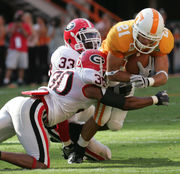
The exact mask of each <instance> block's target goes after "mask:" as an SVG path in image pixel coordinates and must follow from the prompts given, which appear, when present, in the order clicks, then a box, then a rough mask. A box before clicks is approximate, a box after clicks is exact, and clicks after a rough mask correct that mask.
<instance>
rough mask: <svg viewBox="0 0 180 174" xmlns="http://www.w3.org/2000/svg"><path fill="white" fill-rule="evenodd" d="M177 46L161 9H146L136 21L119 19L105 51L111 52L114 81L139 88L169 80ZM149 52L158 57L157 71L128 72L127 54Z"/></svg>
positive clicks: (109, 73)
mask: <svg viewBox="0 0 180 174" xmlns="http://www.w3.org/2000/svg"><path fill="white" fill-rule="evenodd" d="M173 47H174V38H173V35H172V33H171V31H170V30H169V29H167V28H165V27H164V21H163V18H162V16H161V15H160V13H159V12H158V11H156V10H155V9H152V8H146V9H143V10H142V11H140V12H139V13H138V14H137V16H136V18H135V19H134V20H128V21H123V22H119V23H117V24H116V25H114V26H113V27H112V28H111V30H110V31H109V33H108V35H107V38H106V39H105V40H104V41H103V43H102V46H101V49H100V50H101V51H102V52H104V53H106V54H107V72H106V75H107V76H108V78H109V80H110V81H126V82H128V81H131V82H134V83H135V87H140V88H142V87H148V86H160V85H164V84H165V83H166V82H167V79H168V56H167V55H168V54H169V53H170V52H171V50H172V49H173ZM140 53H142V54H148V55H150V56H152V57H154V58H155V64H154V67H155V71H156V74H155V75H154V76H152V77H149V78H148V77H143V76H141V75H132V74H130V73H128V72H124V65H125V61H126V57H127V56H129V55H132V54H140Z"/></svg>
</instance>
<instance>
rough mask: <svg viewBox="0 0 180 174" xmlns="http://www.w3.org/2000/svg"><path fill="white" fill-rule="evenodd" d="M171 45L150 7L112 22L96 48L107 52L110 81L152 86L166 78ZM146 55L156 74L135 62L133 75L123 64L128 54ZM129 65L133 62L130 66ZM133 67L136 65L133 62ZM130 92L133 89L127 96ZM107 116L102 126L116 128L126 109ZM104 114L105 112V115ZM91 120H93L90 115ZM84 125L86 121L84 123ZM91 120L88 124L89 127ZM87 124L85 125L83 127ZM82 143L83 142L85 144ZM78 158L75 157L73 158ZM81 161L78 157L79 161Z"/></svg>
mask: <svg viewBox="0 0 180 174" xmlns="http://www.w3.org/2000/svg"><path fill="white" fill-rule="evenodd" d="M173 47H174V38H173V35H172V33H171V31H170V30H169V29H167V28H165V27H164V21H163V18H162V16H161V15H160V13H159V12H158V11H157V10H155V9H152V8H146V9H143V10H142V11H140V12H139V13H138V14H137V16H136V17H135V19H134V20H128V21H123V22H119V23H117V24H116V25H114V26H113V27H112V28H111V29H110V31H109V33H108V35H107V38H106V39H105V40H104V41H103V43H102V46H101V48H100V51H102V52H103V53H105V54H106V55H107V71H106V75H107V77H108V79H109V81H110V84H111V85H113V84H117V82H130V83H132V84H133V86H134V87H135V88H145V87H149V86H152V87H155V86H161V85H164V84H165V83H166V82H167V80H168V57H167V54H169V53H170V52H171V50H172V49H173ZM133 54H136V55H137V56H138V55H140V54H148V55H150V56H152V57H153V58H154V68H155V71H156V74H155V75H153V76H152V77H148V76H149V72H150V70H151V67H149V66H147V68H144V67H143V66H142V65H141V64H140V63H139V64H138V67H139V70H140V72H141V74H139V75H134V74H130V73H129V72H127V71H126V69H125V65H126V63H127V61H128V56H131V55H133ZM132 66H133V65H132ZM135 66H137V65H135ZM133 94H134V88H132V91H131V93H130V95H131V96H132V95H133ZM110 115H111V116H110V119H109V121H108V122H107V123H106V124H105V125H104V127H105V129H110V130H119V129H121V128H122V126H123V123H124V119H125V117H126V115H127V111H125V110H121V109H117V108H111V112H110ZM107 117H108V114H107ZM101 119H102V117H100V116H99V117H96V123H97V124H98V125H99V126H102V124H100V123H101ZM91 121H92V122H93V119H92V118H91ZM86 124H88V122H87V123H86ZM92 124H93V123H91V126H89V127H91V128H92ZM87 127H88V126H87ZM81 136H83V139H82V140H81V143H79V144H83V143H82V142H83V141H84V142H86V143H87V142H88V141H89V140H90V137H91V136H89V138H88V135H87V134H86V135H81ZM86 143H85V144H86ZM82 146H83V145H82ZM76 159H78V157H77V158H76V157H71V160H70V161H71V162H72V163H73V162H76ZM77 161H78V160H77ZM80 161H82V160H80Z"/></svg>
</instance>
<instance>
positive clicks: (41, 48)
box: [35, 16, 50, 84]
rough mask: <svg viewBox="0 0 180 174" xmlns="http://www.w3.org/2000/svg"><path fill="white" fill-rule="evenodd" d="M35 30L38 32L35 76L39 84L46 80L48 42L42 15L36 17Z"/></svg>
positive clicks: (45, 23)
mask: <svg viewBox="0 0 180 174" xmlns="http://www.w3.org/2000/svg"><path fill="white" fill-rule="evenodd" d="M35 30H36V32H37V34H38V43H37V50H36V61H37V66H38V71H37V74H36V77H37V83H38V84H41V83H43V82H47V81H48V70H49V67H48V55H49V48H48V44H49V42H50V36H48V27H47V21H46V20H45V19H44V18H43V17H41V16H39V17H37V18H36V25H35Z"/></svg>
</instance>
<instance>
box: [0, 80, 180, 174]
mask: <svg viewBox="0 0 180 174" xmlns="http://www.w3.org/2000/svg"><path fill="white" fill-rule="evenodd" d="M27 89H30V88H29V87H21V88H18V89H6V88H0V105H1V106H3V104H4V103H5V102H6V101H7V100H9V99H10V98H12V97H14V96H17V95H20V92H21V91H22V90H27ZM31 89H32V88H31ZM163 89H166V90H167V92H168V93H169V96H170V104H169V106H167V107H166V106H150V107H148V108H144V109H141V110H136V111H130V112H129V113H128V116H127V118H126V120H125V123H124V127H123V129H122V130H120V131H118V132H111V131H103V132H98V133H97V135H96V139H98V140H100V141H101V142H102V143H104V144H105V145H107V146H109V147H110V149H111V150H112V160H110V161H105V162H91V161H85V162H84V163H83V164H72V165H69V164H67V162H66V161H65V160H63V158H62V156H61V144H57V143H51V147H50V155H51V168H50V169H48V170H23V169H21V168H19V167H16V166H14V165H11V164H8V163H6V162H3V161H0V173H3V174H4V173H5V174H6V173H8V174H9V173H12V174H14V173H18V174H19V173H37V174H40V173H43V174H45V173H47V174H49V173H53V174H54V173H55V174H56V173H63V174H65V173H74V174H80V173H82V174H84V173H87V174H91V173H93V174H94V173H103V174H110V173H112V174H114V173H117V174H155V173H156V174H179V173H180V77H171V78H169V80H168V83H167V84H166V85H165V86H163V87H158V88H148V89H139V90H137V91H136V95H137V96H146V95H153V94H155V93H156V92H157V91H159V90H163ZM0 150H3V151H12V152H24V150H23V148H22V146H21V145H20V144H19V141H18V140H17V138H16V137H13V138H11V139H9V140H7V141H5V142H4V143H2V144H0Z"/></svg>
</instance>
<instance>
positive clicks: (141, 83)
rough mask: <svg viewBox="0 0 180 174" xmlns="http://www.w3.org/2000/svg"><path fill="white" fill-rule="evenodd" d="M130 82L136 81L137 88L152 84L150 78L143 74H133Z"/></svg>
mask: <svg viewBox="0 0 180 174" xmlns="http://www.w3.org/2000/svg"><path fill="white" fill-rule="evenodd" d="M130 82H131V83H134V86H135V87H136V88H147V87H148V86H149V84H150V82H149V79H148V78H147V77H143V76H141V75H132V76H131V77H130Z"/></svg>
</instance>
